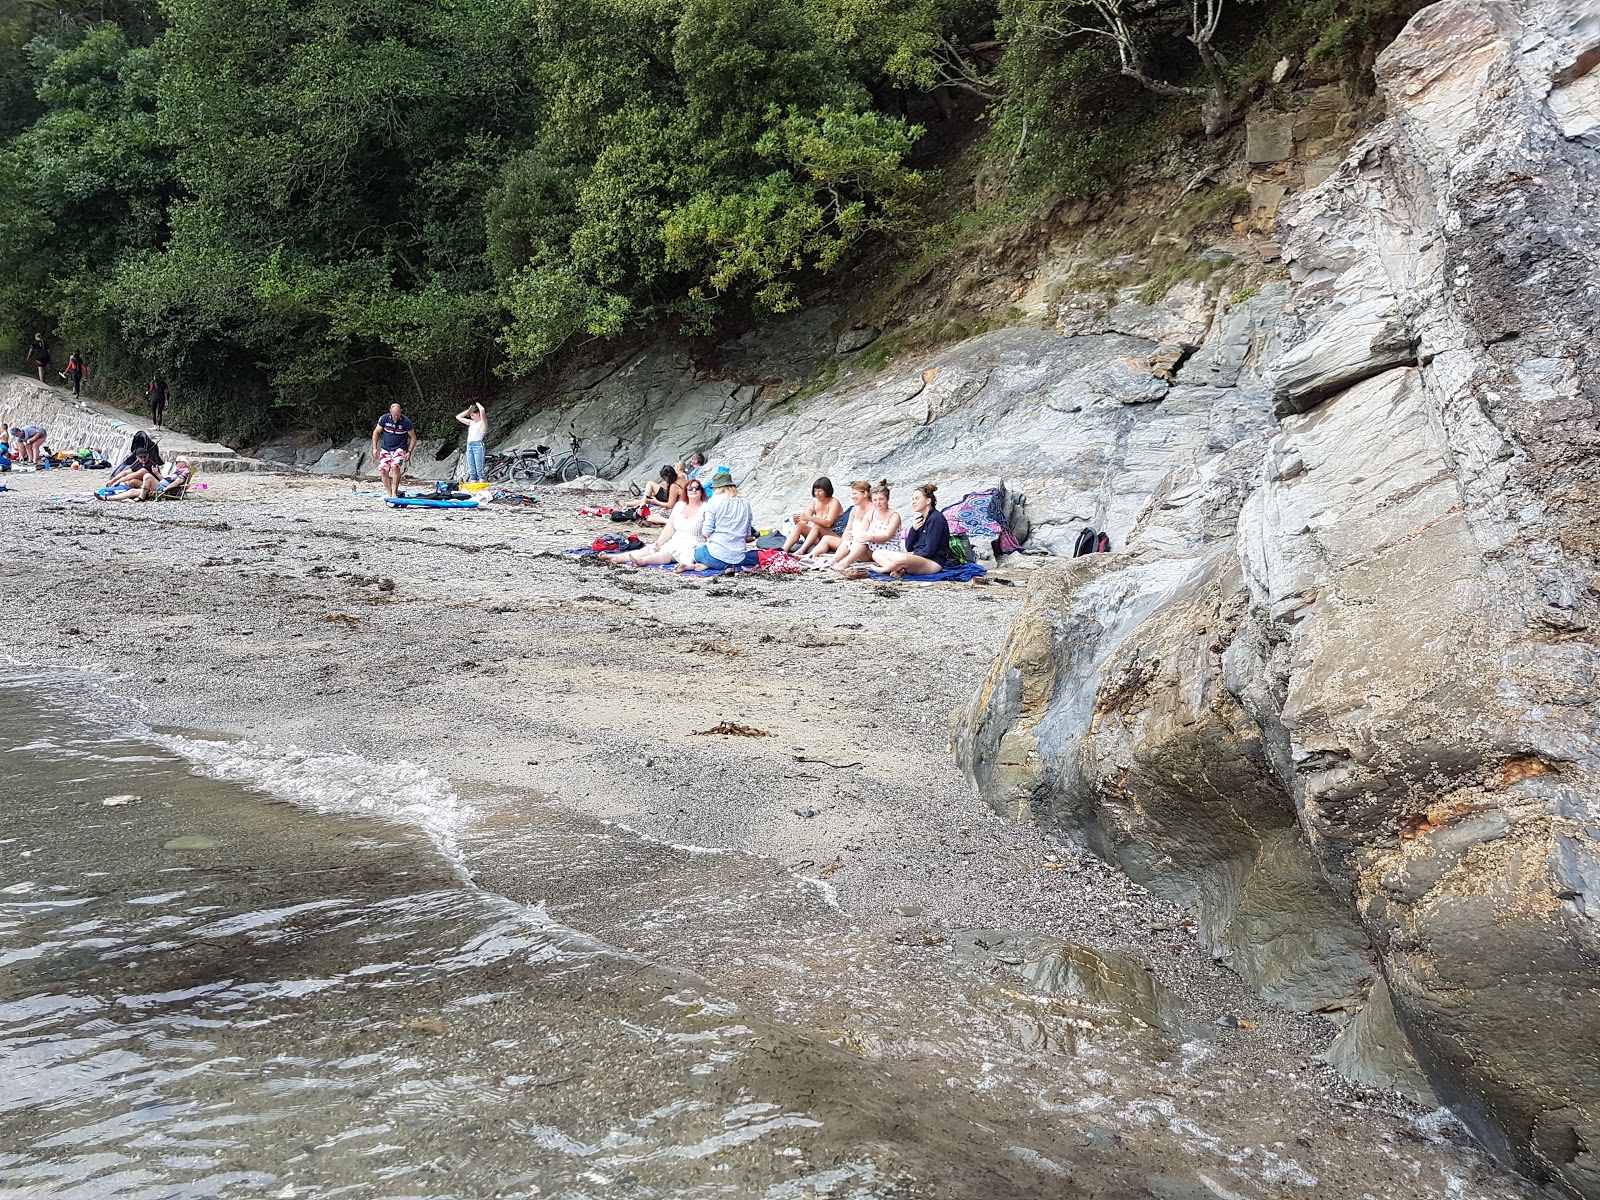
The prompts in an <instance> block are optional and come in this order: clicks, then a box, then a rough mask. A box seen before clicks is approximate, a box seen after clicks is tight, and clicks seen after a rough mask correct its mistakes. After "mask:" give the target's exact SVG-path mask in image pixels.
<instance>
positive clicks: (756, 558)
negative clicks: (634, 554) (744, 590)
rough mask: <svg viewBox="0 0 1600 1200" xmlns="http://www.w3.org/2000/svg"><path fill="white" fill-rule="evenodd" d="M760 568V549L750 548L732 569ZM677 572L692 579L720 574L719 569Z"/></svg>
mask: <svg viewBox="0 0 1600 1200" xmlns="http://www.w3.org/2000/svg"><path fill="white" fill-rule="evenodd" d="M760 568H761V551H759V550H751V551H749V552H748V553H747V554H746V555H745V556H744V562H742V563H740V564H739V565H738V566H737V567H735V568H734V570H736V571H739V572H741V573H743V572H745V571H756V570H759V569H760ZM655 569H656V570H657V571H671V570H673V569H674V568H673V564H672V563H665V564H663V565H661V566H658V567H656V568H655ZM678 574H680V575H688V576H690V577H692V578H694V579H714V578H716V577H717V576H718V575H721V574H722V572H721V571H709V570H708V571H679V572H678Z"/></svg>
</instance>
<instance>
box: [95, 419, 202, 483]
mask: <svg viewBox="0 0 1600 1200" xmlns="http://www.w3.org/2000/svg"><path fill="white" fill-rule="evenodd" d="M193 475H194V470H193V468H191V467H190V465H189V460H188V459H186V458H183V457H181V456H180V457H178V458H175V459H173V460H172V463H171V464H170V465H164V464H163V463H162V461H161V448H160V447H159V446H158V445H157V444H156V442H155V439H154V438H152V437H151V436H150V435H149V434H147V433H145V432H144V431H143V430H140V431H139V432H138V433H136V434H134V435H133V444H132V445H131V446H130V447H129V448H128V455H127V457H126V458H124V459H123V460H122V461H121V462H120V463H118V464H117V465H116V467H115V468H114V469H113V470H112V472H111V478H110V479H109V480H108V481H107V482H106V486H105V487H103V488H101V489H100V490H99V491H98V492H97V493H96V495H98V496H99V497H100V498H101V499H102V500H156V499H161V498H166V497H176V496H181V495H182V494H183V493H184V491H185V490H186V489H187V488H188V486H189V480H190V479H191V478H192V477H193Z"/></svg>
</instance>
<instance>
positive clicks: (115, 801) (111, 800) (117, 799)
mask: <svg viewBox="0 0 1600 1200" xmlns="http://www.w3.org/2000/svg"><path fill="white" fill-rule="evenodd" d="M140 799H142V797H140V796H107V797H106V798H105V799H104V800H102V801H100V803H101V805H102V806H103V807H105V808H121V807H122V806H123V805H124V804H132V803H134V802H135V801H137V800H140Z"/></svg>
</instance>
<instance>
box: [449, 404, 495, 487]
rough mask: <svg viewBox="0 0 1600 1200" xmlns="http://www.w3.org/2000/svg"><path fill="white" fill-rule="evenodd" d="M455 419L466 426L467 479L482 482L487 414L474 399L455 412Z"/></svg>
mask: <svg viewBox="0 0 1600 1200" xmlns="http://www.w3.org/2000/svg"><path fill="white" fill-rule="evenodd" d="M456 420H458V421H460V422H461V423H462V424H463V425H465V426H466V427H467V479H468V481H469V482H472V483H482V482H483V481H484V473H483V443H484V439H486V438H487V437H488V436H489V414H488V413H487V412H486V411H484V407H483V405H481V404H479V403H478V402H477V401H476V400H474V401H473V402H472V403H471V404H469V405H467V406H466V408H464V409H462V410H461V411H460V412H458V413H457V414H456Z"/></svg>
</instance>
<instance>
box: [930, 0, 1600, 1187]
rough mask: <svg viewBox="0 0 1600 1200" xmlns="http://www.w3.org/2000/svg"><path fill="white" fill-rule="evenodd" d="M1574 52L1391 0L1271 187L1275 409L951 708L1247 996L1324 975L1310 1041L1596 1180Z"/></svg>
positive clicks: (1590, 565) (1588, 221) (1171, 498)
mask: <svg viewBox="0 0 1600 1200" xmlns="http://www.w3.org/2000/svg"><path fill="white" fill-rule="evenodd" d="M1597 64H1600V14H1596V13H1595V12H1594V11H1593V8H1592V5H1588V4H1582V3H1579V2H1578V0H1521V2H1511V3H1488V2H1487V0H1446V2H1444V3H1440V4H1436V5H1434V6H1433V7H1431V8H1428V9H1425V10H1423V11H1422V12H1421V13H1420V14H1418V16H1417V17H1416V18H1415V19H1414V20H1413V21H1412V22H1411V23H1410V25H1409V26H1408V27H1407V29H1406V30H1405V32H1404V33H1403V34H1402V35H1401V36H1400V38H1399V39H1398V40H1397V41H1396V42H1395V43H1394V44H1393V45H1392V46H1391V47H1390V48H1389V50H1388V51H1387V52H1386V53H1385V54H1384V55H1383V56H1382V58H1381V59H1380V61H1379V64H1378V79H1379V82H1380V85H1381V87H1382V89H1383V91H1384V96H1385V100H1386V102H1387V106H1388V114H1389V115H1388V117H1387V119H1386V120H1385V122H1384V123H1383V124H1382V125H1381V126H1380V127H1379V128H1378V129H1377V130H1375V131H1374V133H1373V134H1371V135H1370V136H1369V137H1367V138H1366V139H1364V140H1363V142H1362V143H1361V144H1360V145H1359V146H1358V147H1357V148H1356V151H1355V152H1354V153H1353V154H1352V155H1351V156H1350V157H1349V158H1348V159H1347V160H1346V162H1345V164H1344V165H1343V166H1342V167H1340V168H1339V170H1338V171H1337V172H1335V173H1334V174H1333V175H1332V176H1331V177H1330V178H1329V179H1328V180H1327V181H1326V182H1325V183H1324V184H1322V185H1321V186H1320V187H1318V188H1316V189H1315V190H1313V191H1312V192H1310V193H1308V194H1307V195H1305V196H1303V197H1300V198H1298V199H1297V200H1296V201H1294V202H1292V203H1291V205H1290V206H1289V207H1288V208H1287V209H1286V211H1285V213H1284V215H1283V218H1282V220H1281V222H1280V235H1281V237H1282V241H1283V248H1284V257H1285V259H1286V260H1287V261H1288V262H1289V264H1290V268H1291V278H1292V288H1291V291H1290V294H1289V296H1288V298H1287V304H1286V306H1285V311H1284V312H1283V316H1282V319H1281V320H1279V321H1278V322H1276V325H1275V328H1274V329H1273V331H1272V332H1271V334H1270V338H1269V340H1268V344H1267V346H1266V348H1265V350H1264V351H1263V352H1262V361H1261V363H1260V373H1261V376H1262V378H1263V380H1264V382H1265V383H1266V384H1267V386H1268V387H1269V388H1270V389H1271V391H1272V395H1273V397H1274V400H1275V403H1276V407H1277V410H1278V412H1279V414H1280V416H1281V417H1282V420H1281V424H1280V425H1279V427H1278V428H1277V429H1276V430H1275V431H1274V432H1273V433H1272V434H1271V436H1270V438H1269V439H1268V440H1267V441H1266V442H1265V444H1262V443H1261V442H1260V440H1259V439H1258V438H1254V437H1252V438H1247V439H1244V440H1242V441H1241V444H1240V445H1239V446H1238V447H1236V448H1235V450H1233V451H1230V452H1229V453H1228V454H1225V455H1223V456H1221V458H1218V459H1216V460H1214V461H1213V462H1212V463H1210V464H1207V463H1201V464H1199V465H1198V466H1195V465H1190V466H1188V467H1184V468H1180V469H1178V470H1175V471H1174V472H1173V474H1172V476H1171V477H1170V478H1169V479H1168V480H1167V481H1166V482H1165V483H1163V484H1161V485H1160V486H1159V487H1157V488H1156V489H1154V493H1153V496H1152V499H1151V502H1150V504H1149V505H1148V507H1147V508H1146V509H1145V511H1144V512H1143V513H1142V514H1141V516H1140V518H1139V520H1138V522H1137V523H1136V525H1135V528H1134V531H1133V536H1132V538H1131V539H1130V543H1129V544H1130V553H1129V554H1128V555H1126V556H1119V557H1118V558H1117V559H1115V560H1113V561H1109V562H1106V561H1095V562H1091V563H1087V564H1081V563H1074V564H1065V565H1062V566H1060V567H1056V568H1052V569H1047V570H1045V571H1042V572H1039V573H1038V575H1037V577H1036V578H1035V580H1034V582H1033V584H1032V585H1031V588H1030V595H1029V598H1028V603H1027V606H1026V607H1025V610H1024V612H1023V614H1022V615H1021V617H1020V618H1019V619H1018V622H1017V625H1016V627H1015V628H1014V629H1013V632H1012V636H1011V639H1010V642H1009V643H1008V645H1007V648H1006V651H1005V653H1004V654H1003V655H1002V657H1001V659H1000V661H999V662H997V664H996V665H995V668H994V670H993V671H992V672H991V675H990V677H989V679H988V681H987V682H986V684H985V686H984V688H983V690H982V692H981V693H980V694H979V695H978V696H976V697H975V698H974V700H973V702H972V704H971V705H970V706H969V707H968V708H967V710H966V711H965V712H963V713H961V714H958V717H957V720H956V724H955V731H954V738H953V742H954V746H955V750H956V753H957V756H958V758H959V759H960V761H961V764H962V766H963V768H964V769H965V770H966V771H967V773H968V775H969V776H970V777H971V779H972V781H973V783H974V784H975V785H976V786H977V787H978V788H979V789H980V790H981V791H983V793H984V794H985V795H986V796H988V797H989V798H990V800H991V802H992V803H994V804H995V805H996V807H997V808H1000V809H1001V810H1003V811H1007V812H1011V813H1013V814H1019V815H1020V814H1026V815H1028V816H1029V817H1031V818H1032V819H1037V820H1043V821H1046V822H1049V823H1051V824H1052V825H1053V826H1055V827H1058V828H1060V829H1062V830H1064V831H1066V832H1068V833H1070V834H1072V835H1073V836H1076V837H1079V838H1081V839H1083V840H1084V841H1086V842H1087V843H1088V844H1090V845H1091V846H1093V847H1095V848H1096V849H1097V850H1098V851H1099V852H1100V853H1102V854H1104V855H1106V856H1107V857H1109V858H1111V859H1113V860H1114V861H1116V862H1118V863H1119V864H1121V865H1122V866H1123V867H1124V868H1125V869H1127V870H1128V871H1129V872H1130V873H1132V874H1134V875H1135V876H1136V877H1138V878H1141V879H1143V880H1145V881H1146V882H1147V883H1148V884H1149V885H1150V886H1151V887H1153V888H1155V889H1157V890H1159V891H1162V892H1164V893H1165V894H1168V895H1172V896H1175V897H1177V898H1180V899H1187V900H1189V901H1190V902H1192V903H1193V904H1194V905H1195V906H1196V908H1197V909H1198V910H1199V912H1200V913H1201V916H1202V921H1201V926H1202V929H1203V931H1204V932H1205V934H1206V936H1207V938H1208V939H1209V941H1210V944H1211V945H1212V947H1213V949H1214V951H1215V952H1216V953H1218V954H1219V955H1222V956H1224V957H1227V958H1228V959H1229V960H1230V961H1232V962H1234V963H1235V965H1237V966H1238V968H1239V970H1240V972H1241V974H1243V975H1244V976H1245V977H1246V978H1247V979H1249V980H1251V981H1252V982H1253V983H1254V984H1256V986H1258V987H1259V988H1261V989H1262V990H1263V991H1264V992H1267V993H1269V994H1274V995H1278V996H1280V997H1281V998H1283V999H1285V1000H1287V1001H1288V1002H1290V1003H1299V1004H1301V1005H1303V1006H1307V1007H1316V1008H1321V1009H1329V1010H1335V1015H1336V1016H1337V1018H1338V1019H1339V1020H1340V1021H1341V1022H1343V1024H1344V1028H1343V1031H1342V1032H1341V1034H1340V1036H1339V1038H1338V1040H1337V1042H1336V1043H1335V1045H1334V1048H1333V1050H1332V1051H1330V1053H1329V1058H1330V1061H1333V1062H1335V1063H1336V1064H1337V1065H1339V1066H1340V1067H1341V1068H1342V1069H1345V1070H1347V1071H1349V1072H1351V1073H1352V1074H1354V1075H1356V1076H1358V1077H1360V1078H1365V1079H1369V1080H1372V1079H1377V1080H1383V1081H1385V1082H1387V1083H1390V1084H1392V1085H1395V1086H1401V1087H1403V1088H1405V1089H1407V1090H1409V1091H1411V1092H1412V1093H1413V1094H1415V1095H1423V1094H1425V1092H1426V1088H1427V1087H1429V1086H1431V1088H1432V1089H1433V1090H1434V1091H1435V1092H1436V1094H1437V1095H1438V1096H1439V1097H1440V1098H1441V1099H1442V1100H1443V1101H1445V1102H1446V1103H1448V1104H1449V1105H1451V1106H1452V1107H1453V1108H1454V1109H1455V1111H1456V1112H1457V1113H1458V1114H1459V1115H1460V1116H1461V1117H1462V1118H1463V1119H1464V1120H1465V1121H1466V1122H1467V1123H1468V1125H1469V1126H1470V1127H1471V1128H1472V1129H1473V1130H1474V1131H1475V1132H1476V1133H1477V1134H1478V1136H1479V1137H1480V1138H1481V1139H1482V1140H1483V1142H1484V1143H1485V1145H1486V1146H1488V1147H1489V1148H1490V1149H1491V1151H1493V1152H1494V1153H1496V1154H1497V1155H1499V1156H1500V1157H1502V1158H1503V1159H1504V1160H1506V1161H1508V1162H1511V1163H1513V1164H1515V1165H1517V1166H1518V1167H1520V1168H1522V1169H1523V1170H1526V1171H1528V1172H1529V1173H1531V1174H1533V1175H1535V1176H1536V1177H1538V1178H1541V1179H1546V1180H1549V1181H1552V1182H1554V1183H1556V1184H1558V1185H1559V1186H1560V1187H1562V1188H1564V1189H1565V1190H1566V1191H1568V1192H1569V1193H1571V1194H1574V1195H1579V1196H1586V1197H1600V1040H1597V1039H1596V1038H1595V1036H1594V1032H1593V1031H1594V1030H1595V1029H1596V1028H1597V1027H1600V934H1597V929H1596V925H1595V919H1596V916H1597V912H1600V900H1597V897H1600V800H1597V796H1600V744H1597V740H1596V734H1597V727H1596V723H1595V717H1594V713H1595V711H1596V707H1595V706H1596V703H1597V701H1600V653H1597V650H1596V645H1595V638H1594V630H1595V629H1596V628H1600V603H1597V598H1596V590H1597V589H1600V584H1596V583H1595V580H1596V565H1597V563H1600V517H1597V515H1596V508H1595V503H1594V501H1595V499H1596V497H1597V495H1600V487H1597V485H1600V458H1597V456H1596V448H1597V443H1600V437H1597V436H1596V434H1595V432H1594V424H1595V418H1596V414H1597V411H1600V410H1597V406H1596V402H1597V401H1600V361H1597V360H1600V337H1597V334H1600V330H1597V329H1596V324H1597V313H1600V304H1597V301H1600V211H1597V209H1596V207H1595V197H1596V196H1597V195H1600V158H1597V157H1596V154H1595V150H1594V147H1593V145H1592V144H1591V143H1592V141H1593V138H1592V136H1591V133H1592V125H1591V122H1590V118H1589V116H1588V115H1586V114H1587V113H1588V112H1589V108H1590V106H1591V103H1592V102H1591V91H1592V88H1593V86H1594V85H1593V83H1592V82H1590V83H1585V82H1584V81H1585V80H1589V79H1591V76H1592V73H1593V71H1594V69H1595V67H1596V65H1597ZM1241 337H1242V334H1240V333H1238V332H1237V331H1236V332H1235V334H1234V335H1233V336H1232V338H1231V340H1232V341H1233V342H1235V343H1237V342H1238V341H1239V340H1240V338H1241ZM1217 346H1218V348H1219V349H1220V348H1221V343H1220V342H1218V343H1217ZM1178 377H1179V379H1180V380H1181V379H1182V378H1183V377H1184V372H1183V371H1182V370H1180V372H1179V376H1178ZM1170 402H1171V401H1170V398H1169V399H1168V400H1166V401H1164V402H1163V403H1164V404H1166V403H1170ZM1263 950H1264V951H1265V953H1264V954H1263V953H1262V951H1263ZM1363 962H1365V963H1366V964H1367V965H1368V968H1369V969H1368V970H1367V972H1366V975H1365V977H1364V976H1363V970H1362V963H1363ZM1319 990H1320V993H1321V994H1319ZM1363 997H1365V1004H1364V1006H1363V1005H1362V998H1363ZM1358 1007H1359V1011H1356V1010H1357V1008H1358ZM1419 1068H1420V1072H1421V1076H1425V1078H1426V1083H1423V1082H1422V1079H1421V1077H1419V1076H1418V1074H1417V1070H1418V1069H1419Z"/></svg>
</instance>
